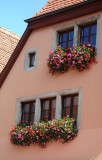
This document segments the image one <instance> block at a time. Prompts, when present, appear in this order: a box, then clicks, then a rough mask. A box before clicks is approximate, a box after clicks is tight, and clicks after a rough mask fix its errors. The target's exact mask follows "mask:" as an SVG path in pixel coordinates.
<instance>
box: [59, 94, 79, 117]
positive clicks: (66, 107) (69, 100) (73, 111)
mask: <svg viewBox="0 0 102 160" xmlns="http://www.w3.org/2000/svg"><path fill="white" fill-rule="evenodd" d="M77 114H78V94H73V95H67V96H62V118H63V117H66V116H67V115H69V116H70V117H71V118H75V119H77Z"/></svg>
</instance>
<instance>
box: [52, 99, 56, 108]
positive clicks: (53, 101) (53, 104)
mask: <svg viewBox="0 0 102 160" xmlns="http://www.w3.org/2000/svg"><path fill="white" fill-rule="evenodd" d="M51 108H52V109H54V108H56V99H53V100H52V102H51Z"/></svg>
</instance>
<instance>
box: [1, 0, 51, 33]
mask: <svg viewBox="0 0 102 160" xmlns="http://www.w3.org/2000/svg"><path fill="white" fill-rule="evenodd" d="M47 1H48V0H1V2H0V26H1V27H3V28H6V29H7V30H10V31H11V32H14V33H16V34H18V35H19V36H22V34H23V32H24V31H25V29H26V26H27V24H26V23H25V22H24V20H25V19H28V18H30V17H32V16H33V15H34V14H35V13H36V12H38V11H39V10H40V9H41V8H42V7H43V6H44V5H45V4H46V3H47Z"/></svg>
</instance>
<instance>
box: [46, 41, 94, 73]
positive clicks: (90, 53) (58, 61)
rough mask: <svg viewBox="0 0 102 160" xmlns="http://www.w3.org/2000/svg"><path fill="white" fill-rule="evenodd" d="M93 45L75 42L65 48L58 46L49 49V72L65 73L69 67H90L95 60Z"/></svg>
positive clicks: (81, 69) (74, 68)
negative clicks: (70, 46) (51, 49)
mask: <svg viewBox="0 0 102 160" xmlns="http://www.w3.org/2000/svg"><path fill="white" fill-rule="evenodd" d="M95 55H96V52H95V47H94V46H93V45H91V44H86V43H84V44H80V45H77V44H75V45H74V46H73V49H72V48H68V49H65V48H63V47H61V46H58V47H57V49H56V50H54V51H51V52H50V55H49V58H48V59H47V62H48V67H49V72H50V73H52V74H56V73H65V72H67V71H68V70H69V69H71V70H78V71H79V72H80V71H83V70H85V69H89V68H90V64H92V62H94V63H97V61H96V60H95Z"/></svg>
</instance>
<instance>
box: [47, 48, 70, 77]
mask: <svg viewBox="0 0 102 160" xmlns="http://www.w3.org/2000/svg"><path fill="white" fill-rule="evenodd" d="M47 61H48V66H49V72H50V73H52V74H56V73H65V72H67V71H68V69H69V68H70V62H71V54H70V49H68V50H66V49H65V48H63V47H61V46H58V47H57V49H56V50H54V51H51V52H50V55H49V58H48V59H47Z"/></svg>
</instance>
